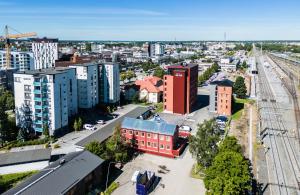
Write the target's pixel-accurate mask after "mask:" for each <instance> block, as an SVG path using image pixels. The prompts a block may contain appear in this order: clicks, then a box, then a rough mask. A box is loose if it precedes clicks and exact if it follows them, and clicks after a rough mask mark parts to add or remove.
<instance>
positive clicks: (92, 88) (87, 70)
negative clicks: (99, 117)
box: [69, 63, 99, 108]
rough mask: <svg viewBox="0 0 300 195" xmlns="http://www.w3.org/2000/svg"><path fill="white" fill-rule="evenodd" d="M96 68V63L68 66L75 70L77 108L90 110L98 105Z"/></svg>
mask: <svg viewBox="0 0 300 195" xmlns="http://www.w3.org/2000/svg"><path fill="white" fill-rule="evenodd" d="M98 66H99V65H98V64H96V63H85V64H76V65H71V66H69V67H73V68H76V78H77V91H78V107H79V108H92V107H94V106H96V105H97V104H98V103H99V93H98V90H99V86H98V83H99V81H98Z"/></svg>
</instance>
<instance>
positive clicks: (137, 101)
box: [132, 92, 140, 104]
mask: <svg viewBox="0 0 300 195" xmlns="http://www.w3.org/2000/svg"><path fill="white" fill-rule="evenodd" d="M132 102H133V103H135V104H137V103H139V102H140V95H139V92H137V93H135V94H134V95H133V97H132Z"/></svg>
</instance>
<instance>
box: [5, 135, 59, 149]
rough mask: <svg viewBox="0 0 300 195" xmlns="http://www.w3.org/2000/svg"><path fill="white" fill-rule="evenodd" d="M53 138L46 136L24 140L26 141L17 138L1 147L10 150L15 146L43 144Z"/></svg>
mask: <svg viewBox="0 0 300 195" xmlns="http://www.w3.org/2000/svg"><path fill="white" fill-rule="evenodd" d="M51 139H52V138H48V137H46V138H44V139H35V140H28V141H24V142H22V141H17V140H15V141H12V142H8V143H6V144H5V145H3V147H2V148H1V149H4V150H9V149H11V148H15V147H22V146H32V145H42V144H46V143H48V142H49V141H50V140H51ZM52 140H53V139H52Z"/></svg>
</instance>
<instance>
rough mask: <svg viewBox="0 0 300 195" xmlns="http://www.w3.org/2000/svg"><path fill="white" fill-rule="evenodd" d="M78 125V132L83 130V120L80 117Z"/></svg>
mask: <svg viewBox="0 0 300 195" xmlns="http://www.w3.org/2000/svg"><path fill="white" fill-rule="evenodd" d="M77 125H78V130H79V131H80V130H81V129H82V125H83V124H82V119H81V118H80V117H79V118H78V121H77Z"/></svg>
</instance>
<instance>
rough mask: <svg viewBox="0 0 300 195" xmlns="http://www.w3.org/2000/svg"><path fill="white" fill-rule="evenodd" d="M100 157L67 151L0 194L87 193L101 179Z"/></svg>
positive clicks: (102, 165)
mask: <svg viewBox="0 0 300 195" xmlns="http://www.w3.org/2000/svg"><path fill="white" fill-rule="evenodd" d="M106 172H107V171H106V169H105V168H104V160H102V159H101V158H99V157H98V156H96V155H94V154H92V153H90V152H88V151H81V152H73V153H69V154H67V155H65V156H63V157H62V158H60V159H59V160H57V161H55V162H54V163H52V164H50V165H49V166H48V167H46V168H45V169H42V170H41V171H39V172H38V173H36V174H34V175H33V176H31V177H29V178H28V179H25V181H23V182H22V183H19V184H17V185H16V186H15V187H13V188H12V189H10V190H8V191H7V192H4V194H3V195H11V194H22V195H32V194H43V195H52V194H65V195H73V194H88V193H89V192H91V190H93V189H95V188H96V187H98V186H99V185H100V184H101V183H104V182H105V179H106Z"/></svg>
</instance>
